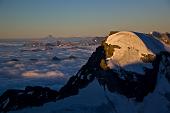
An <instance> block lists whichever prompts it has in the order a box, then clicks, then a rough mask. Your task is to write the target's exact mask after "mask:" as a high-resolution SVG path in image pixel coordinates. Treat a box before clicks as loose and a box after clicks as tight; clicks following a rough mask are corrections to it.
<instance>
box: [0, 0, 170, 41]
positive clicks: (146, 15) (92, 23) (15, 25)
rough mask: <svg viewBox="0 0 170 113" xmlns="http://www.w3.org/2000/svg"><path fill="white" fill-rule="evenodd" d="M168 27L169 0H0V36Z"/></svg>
mask: <svg viewBox="0 0 170 113" xmlns="http://www.w3.org/2000/svg"><path fill="white" fill-rule="evenodd" d="M110 30H129V31H139V32H149V31H153V30H157V31H161V32H166V31H170V0H0V38H33V37H36V38H37V37H44V36H46V35H49V34H52V35H54V36H62V37H73V36H76V37H77V36H104V35H106V34H108V33H109V31H110Z"/></svg>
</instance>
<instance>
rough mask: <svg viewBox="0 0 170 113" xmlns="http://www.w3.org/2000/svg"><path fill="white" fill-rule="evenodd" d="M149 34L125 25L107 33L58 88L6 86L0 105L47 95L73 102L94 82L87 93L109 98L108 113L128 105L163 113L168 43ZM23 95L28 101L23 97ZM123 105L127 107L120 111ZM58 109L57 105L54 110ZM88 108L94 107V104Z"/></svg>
mask: <svg viewBox="0 0 170 113" xmlns="http://www.w3.org/2000/svg"><path fill="white" fill-rule="evenodd" d="M152 34H153V35H147V34H143V33H138V32H127V31H121V32H116V33H111V34H110V36H108V37H107V38H106V39H105V41H103V42H102V44H101V45H100V46H99V47H98V48H96V51H95V52H93V53H92V55H91V56H90V58H89V60H88V61H87V63H86V64H85V65H83V66H82V67H81V69H80V70H79V71H78V72H77V74H76V75H74V76H72V77H70V79H69V80H68V82H67V83H66V84H65V85H64V86H63V87H62V88H61V89H60V90H59V91H54V90H51V89H49V88H42V87H27V88H26V89H25V90H7V91H6V92H5V93H4V94H3V95H1V97H0V103H1V104H0V111H3V112H7V111H11V110H18V109H22V108H25V107H32V106H39V105H42V104H44V103H47V102H49V101H56V102H58V101H59V100H60V102H61V101H62V102H65V103H69V102H70V101H72V102H77V101H75V99H76V96H77V95H79V99H83V98H87V97H84V96H83V95H84V94H82V93H81V92H82V90H84V89H87V91H86V92H84V93H87V94H89V93H90V92H92V90H93V89H92V90H89V87H90V85H91V84H93V86H98V85H99V86H100V87H101V89H98V90H101V92H102V93H101V94H98V95H90V96H91V97H98V96H99V95H102V96H100V97H99V98H98V99H99V100H100V99H103V100H101V101H102V102H106V103H109V104H108V105H107V106H111V107H112V108H113V109H112V112H114V113H125V112H128V110H129V111H131V110H132V109H133V110H132V111H134V112H132V113H139V111H142V113H148V112H154V111H155V110H159V111H161V112H162V113H168V112H169V111H170V109H169V108H168V106H170V98H169V97H170V71H169V70H170V47H169V45H165V44H164V43H162V42H161V41H160V40H158V39H156V38H155V37H159V36H162V35H159V34H157V33H152ZM56 59H57V60H58V58H56ZM54 60H55V58H54ZM95 81H97V82H95ZM94 90H95V89H94ZM80 93H81V94H80ZM90 94H91V93H90ZM73 96H75V98H73ZM28 97H29V100H30V101H28V100H27V99H26V98H28ZM115 97H116V98H119V99H120V100H118V101H120V103H119V102H117V104H114V103H115V101H114V100H115ZM67 98H70V100H67ZM62 99H63V100H62ZM77 99H78V97H77ZM25 100H26V101H25ZM92 100H93V99H92ZM89 101H91V100H89ZM60 102H58V106H60ZM123 103H124V104H123ZM125 103H126V104H125ZM79 104H80V103H77V104H76V105H75V106H78V105H79ZM81 104H83V103H81ZM88 104H90V103H88ZM96 104H98V103H96ZM71 105H72V108H74V107H75V106H74V103H72V104H71ZM102 105H103V103H102ZM125 105H126V106H129V107H131V109H127V110H126V111H123V108H126V106H125ZM130 105H131V106H130ZM73 106H74V107H73ZM93 106H94V105H93ZM96 106H97V105H96ZM132 106H133V107H132ZM144 106H145V108H144ZM155 106H159V107H155ZM62 107H63V106H62ZM64 107H68V106H64ZM103 107H104V106H103ZM60 110H61V109H58V112H60ZM83 110H86V109H82V112H83ZM107 110H108V111H107ZM109 110H110V109H105V111H104V112H111V111H109ZM73 112H74V111H73ZM91 112H92V113H94V112H96V113H97V111H95V110H94V111H91Z"/></svg>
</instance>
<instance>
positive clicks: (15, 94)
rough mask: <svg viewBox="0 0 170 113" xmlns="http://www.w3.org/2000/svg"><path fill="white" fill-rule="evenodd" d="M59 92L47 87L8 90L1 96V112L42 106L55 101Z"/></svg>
mask: <svg viewBox="0 0 170 113" xmlns="http://www.w3.org/2000/svg"><path fill="white" fill-rule="evenodd" d="M57 96H58V92H57V91H54V90H51V89H49V88H47V87H45V88H43V87H40V86H35V87H31V86H27V87H26V88H25V90H13V89H11V90H7V91H6V92H5V93H4V94H3V95H1V96H0V112H2V111H3V112H7V111H10V110H17V109H22V108H25V107H28V106H41V105H43V104H44V103H47V102H50V101H55V100H56V97H57Z"/></svg>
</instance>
